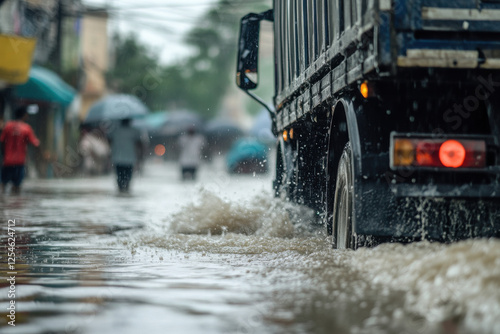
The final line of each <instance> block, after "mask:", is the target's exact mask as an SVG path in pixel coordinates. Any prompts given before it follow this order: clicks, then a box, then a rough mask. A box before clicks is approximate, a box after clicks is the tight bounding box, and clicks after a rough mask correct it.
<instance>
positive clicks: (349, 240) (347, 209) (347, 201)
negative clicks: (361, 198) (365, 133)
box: [332, 143, 357, 249]
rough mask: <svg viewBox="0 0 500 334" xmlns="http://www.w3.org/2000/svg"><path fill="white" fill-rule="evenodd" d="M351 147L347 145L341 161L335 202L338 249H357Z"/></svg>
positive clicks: (334, 215) (335, 237) (334, 216)
mask: <svg viewBox="0 0 500 334" xmlns="http://www.w3.org/2000/svg"><path fill="white" fill-rule="evenodd" d="M351 155H352V154H351V146H350V144H349V143H347V144H346V146H345V148H344V151H343V152H342V156H341V158H340V161H339V167H338V170H337V183H336V186H335V197H334V200H333V227H332V232H333V246H334V248H337V249H355V248H356V246H357V244H356V238H355V235H354V233H353V226H352V217H353V200H352V197H353V184H354V180H353V175H352V158H351Z"/></svg>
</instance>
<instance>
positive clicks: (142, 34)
mask: <svg viewBox="0 0 500 334" xmlns="http://www.w3.org/2000/svg"><path fill="white" fill-rule="evenodd" d="M216 2H217V0H142V1H137V0H84V3H85V4H86V5H93V6H109V7H110V11H109V13H110V21H109V25H108V28H109V32H110V34H111V33H113V32H114V31H117V30H118V31H120V32H122V33H129V32H135V33H137V35H138V36H139V38H140V40H141V41H142V42H143V43H144V44H146V45H148V46H149V47H151V48H152V49H153V50H155V51H156V52H157V53H158V54H159V55H160V60H161V62H162V63H163V64H168V63H172V62H175V61H176V60H180V59H182V58H184V57H186V56H187V55H188V54H189V53H190V50H189V49H188V48H187V47H186V46H185V45H184V43H183V37H184V34H185V33H186V32H187V31H189V29H190V28H192V27H193V26H194V24H196V22H197V21H198V20H199V19H200V17H201V16H202V15H203V13H204V12H206V11H207V10H208V9H209V8H210V5H213V4H214V3H216Z"/></svg>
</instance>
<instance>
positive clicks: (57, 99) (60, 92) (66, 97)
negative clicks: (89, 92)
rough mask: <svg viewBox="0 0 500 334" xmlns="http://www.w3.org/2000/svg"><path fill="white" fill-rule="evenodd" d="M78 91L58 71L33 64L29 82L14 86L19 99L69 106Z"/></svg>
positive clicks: (15, 94)
mask: <svg viewBox="0 0 500 334" xmlns="http://www.w3.org/2000/svg"><path fill="white" fill-rule="evenodd" d="M75 94H76V91H75V90H74V89H73V87H71V86H70V85H68V84H67V83H66V82H64V81H63V80H62V79H61V78H60V77H59V76H58V75H57V74H56V73H54V72H52V71H50V70H48V69H46V68H43V67H40V66H32V67H31V70H30V73H29V79H28V82H26V83H25V84H23V85H18V86H14V96H15V97H16V98H19V99H26V100H34V101H44V102H52V103H58V104H61V105H63V106H64V107H67V106H68V105H70V104H71V101H73V99H74V97H75Z"/></svg>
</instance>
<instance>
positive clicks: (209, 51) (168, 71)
mask: <svg viewBox="0 0 500 334" xmlns="http://www.w3.org/2000/svg"><path fill="white" fill-rule="evenodd" d="M257 3H258V4H255V3H253V2H250V1H249V2H241V1H234V2H232V1H227V0H221V1H220V2H219V3H218V4H216V5H215V6H214V7H213V8H212V9H211V10H209V11H208V12H207V13H206V14H205V15H203V16H202V17H201V18H200V20H199V23H198V24H197V25H196V26H195V27H194V28H193V29H192V30H191V31H190V32H189V33H188V34H187V36H186V37H185V42H186V43H187V44H188V45H189V46H190V47H191V48H192V49H193V50H194V53H193V54H192V56H190V57H187V58H186V59H184V60H182V61H181V62H179V63H176V64H173V65H169V66H160V65H159V64H158V57H157V56H156V55H154V54H153V53H152V52H151V51H150V50H148V49H147V48H146V47H145V46H144V45H142V44H141V43H140V42H139V41H138V40H137V38H136V36H134V35H130V36H126V37H121V36H115V38H114V44H115V53H116V57H115V59H116V61H115V66H114V68H113V69H112V70H111V71H110V72H109V73H108V82H109V85H110V87H111V88H112V89H114V90H115V91H117V92H122V93H128V94H135V95H137V96H138V97H139V98H141V99H142V100H143V101H144V102H145V103H146V104H147V105H148V106H149V107H150V109H152V110H160V109H161V110H171V109H180V108H187V109H190V110H193V111H195V112H197V113H199V114H200V115H202V116H204V117H206V118H211V117H213V116H214V115H216V113H217V112H218V110H219V108H220V104H221V101H222V98H223V97H224V95H225V94H226V91H227V89H228V86H229V85H232V84H233V83H234V71H235V70H234V69H235V67H236V63H235V61H236V47H237V38H238V36H237V35H238V31H239V20H240V18H241V16H243V15H244V14H246V13H248V12H250V11H261V10H265V9H266V8H269V5H267V6H265V5H264V6H263V5H262V2H260V1H258V2H257Z"/></svg>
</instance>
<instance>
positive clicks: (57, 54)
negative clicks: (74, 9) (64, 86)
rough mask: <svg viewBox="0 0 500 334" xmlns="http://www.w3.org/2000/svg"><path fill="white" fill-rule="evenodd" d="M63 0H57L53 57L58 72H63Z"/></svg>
mask: <svg viewBox="0 0 500 334" xmlns="http://www.w3.org/2000/svg"><path fill="white" fill-rule="evenodd" d="M62 3H63V0H58V1H57V17H56V20H57V22H56V46H55V48H54V51H53V53H52V54H53V59H54V63H55V69H56V72H57V73H58V74H61V72H62V23H63V18H64V14H63V4H62Z"/></svg>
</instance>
